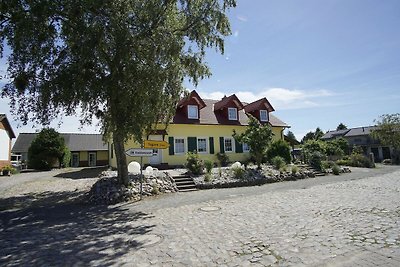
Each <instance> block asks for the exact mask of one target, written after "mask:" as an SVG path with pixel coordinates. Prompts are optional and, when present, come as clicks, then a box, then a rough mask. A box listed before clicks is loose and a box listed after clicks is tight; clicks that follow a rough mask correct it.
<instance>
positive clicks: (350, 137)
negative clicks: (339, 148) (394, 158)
mask: <svg viewBox="0 0 400 267" xmlns="http://www.w3.org/2000/svg"><path fill="white" fill-rule="evenodd" d="M375 128H376V127H375V126H366V127H357V128H351V129H346V130H340V131H329V132H327V133H326V134H325V135H324V136H323V137H322V138H321V139H322V140H332V139H335V138H340V137H343V138H345V139H346V140H347V141H348V142H349V145H350V146H360V147H361V148H362V149H363V151H364V154H365V155H369V154H370V153H373V154H374V159H375V161H376V162H380V161H382V160H384V159H390V158H391V154H392V149H391V148H390V147H388V146H383V145H382V144H381V143H380V142H379V140H376V139H373V138H372V137H371V135H370V133H371V132H372V130H374V129H375Z"/></svg>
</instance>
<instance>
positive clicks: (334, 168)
mask: <svg viewBox="0 0 400 267" xmlns="http://www.w3.org/2000/svg"><path fill="white" fill-rule="evenodd" d="M332 172H333V174H334V175H339V174H340V167H339V166H338V165H336V164H335V165H333V167H332Z"/></svg>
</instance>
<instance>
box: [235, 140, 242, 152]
mask: <svg viewBox="0 0 400 267" xmlns="http://www.w3.org/2000/svg"><path fill="white" fill-rule="evenodd" d="M235 152H236V153H243V146H242V143H239V142H238V141H237V140H236V139H235Z"/></svg>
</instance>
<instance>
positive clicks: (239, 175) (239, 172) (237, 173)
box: [231, 166, 245, 179]
mask: <svg viewBox="0 0 400 267" xmlns="http://www.w3.org/2000/svg"><path fill="white" fill-rule="evenodd" d="M231 171H232V172H233V177H235V178H236V179H243V178H244V173H245V170H244V168H243V167H242V166H233V167H231Z"/></svg>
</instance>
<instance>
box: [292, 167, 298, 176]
mask: <svg viewBox="0 0 400 267" xmlns="http://www.w3.org/2000/svg"><path fill="white" fill-rule="evenodd" d="M298 172H299V167H297V166H296V165H293V166H292V174H296V173H298Z"/></svg>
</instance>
